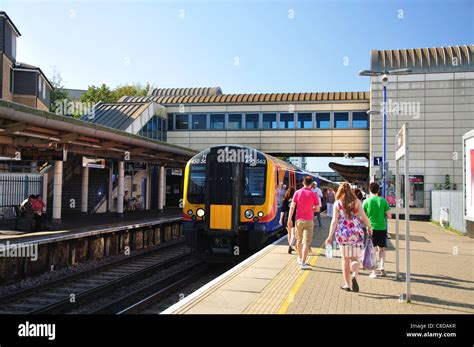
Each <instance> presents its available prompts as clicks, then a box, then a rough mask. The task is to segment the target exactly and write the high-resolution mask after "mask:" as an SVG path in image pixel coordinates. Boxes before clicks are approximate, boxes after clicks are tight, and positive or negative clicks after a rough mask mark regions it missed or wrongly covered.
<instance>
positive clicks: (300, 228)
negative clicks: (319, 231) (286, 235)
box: [296, 220, 314, 246]
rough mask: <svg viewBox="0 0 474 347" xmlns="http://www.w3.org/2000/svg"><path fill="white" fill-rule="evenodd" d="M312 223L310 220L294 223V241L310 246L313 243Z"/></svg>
mask: <svg viewBox="0 0 474 347" xmlns="http://www.w3.org/2000/svg"><path fill="white" fill-rule="evenodd" d="M313 230H314V222H313V221H312V220H297V221H296V239H297V240H298V243H303V244H305V245H308V246H311V243H312V242H313Z"/></svg>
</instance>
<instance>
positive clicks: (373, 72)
mask: <svg viewBox="0 0 474 347" xmlns="http://www.w3.org/2000/svg"><path fill="white" fill-rule="evenodd" d="M410 72H411V69H396V70H383V71H377V70H361V71H359V76H370V77H375V76H382V87H383V104H382V107H383V111H382V112H383V128H382V129H383V130H382V131H383V135H382V141H383V151H382V197H383V198H384V199H385V198H386V196H385V194H386V189H385V188H386V180H387V85H388V76H389V75H406V74H409V73H410ZM367 113H368V114H378V113H379V112H376V111H372V110H369V111H367Z"/></svg>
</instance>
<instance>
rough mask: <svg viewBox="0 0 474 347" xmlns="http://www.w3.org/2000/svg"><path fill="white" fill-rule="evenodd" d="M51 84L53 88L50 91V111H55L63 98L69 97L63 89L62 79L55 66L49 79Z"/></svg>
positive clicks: (62, 101)
mask: <svg viewBox="0 0 474 347" xmlns="http://www.w3.org/2000/svg"><path fill="white" fill-rule="evenodd" d="M50 81H51V84H52V85H53V90H52V91H51V107H50V108H51V112H56V108H57V107H58V104H60V103H64V102H65V101H64V100H66V101H67V100H68V99H69V95H68V93H67V91H66V90H65V89H64V85H63V79H62V77H61V74H60V73H59V71H57V70H56V68H55V69H54V70H53V76H52V77H51V79H50Z"/></svg>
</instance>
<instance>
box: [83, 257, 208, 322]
mask: <svg viewBox="0 0 474 347" xmlns="http://www.w3.org/2000/svg"><path fill="white" fill-rule="evenodd" d="M207 271H208V266H207V265H206V264H204V263H201V262H197V263H194V264H191V265H189V266H187V267H185V268H183V269H180V270H177V271H174V272H172V273H170V274H168V275H166V276H165V277H163V278H160V279H158V280H156V281H153V282H152V283H150V284H148V285H147V286H144V287H141V288H139V289H137V290H134V291H132V292H130V293H128V294H126V295H124V296H121V297H119V298H118V299H116V300H114V301H112V302H111V303H108V304H105V305H103V306H102V307H100V308H98V309H96V310H94V311H92V312H91V313H92V314H136V313H140V312H142V311H144V310H145V309H146V308H148V307H149V306H151V305H153V304H154V303H156V302H158V301H160V300H162V299H164V298H166V297H168V296H170V295H171V294H173V293H176V292H177V291H179V289H180V288H183V287H185V286H187V285H188V284H190V283H192V282H193V281H194V280H195V279H197V278H200V277H201V276H202V275H204V274H206V273H207Z"/></svg>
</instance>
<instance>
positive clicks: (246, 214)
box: [245, 210, 253, 219]
mask: <svg viewBox="0 0 474 347" xmlns="http://www.w3.org/2000/svg"><path fill="white" fill-rule="evenodd" d="M245 218H247V219H252V218H253V211H252V210H246V211H245Z"/></svg>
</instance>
